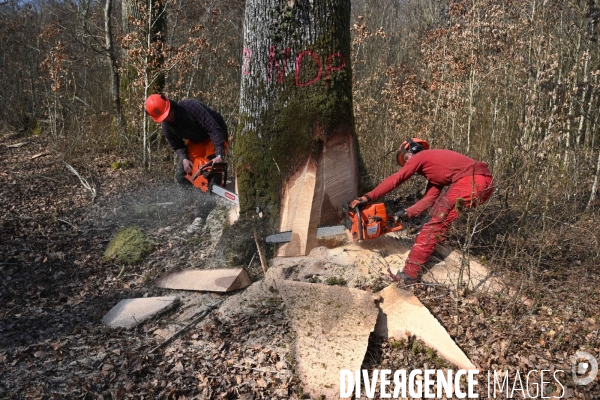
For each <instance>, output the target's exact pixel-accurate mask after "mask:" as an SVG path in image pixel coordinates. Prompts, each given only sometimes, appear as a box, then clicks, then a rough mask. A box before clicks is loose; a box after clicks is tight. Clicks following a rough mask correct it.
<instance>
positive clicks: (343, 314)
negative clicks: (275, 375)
mask: <svg viewBox="0 0 600 400" xmlns="http://www.w3.org/2000/svg"><path fill="white" fill-rule="evenodd" d="M276 286H277V289H278V290H279V294H280V295H281V297H282V298H283V301H284V303H285V307H286V311H287V313H288V315H289V317H290V321H291V324H292V327H293V329H294V330H295V331H296V334H297V339H296V351H295V355H296V361H297V363H298V364H297V365H298V373H299V376H300V379H301V380H302V384H303V388H304V393H305V394H309V395H310V397H311V398H313V399H314V398H319V397H320V396H323V395H324V396H325V398H327V399H337V398H339V395H340V370H341V369H348V370H350V371H355V370H357V369H360V366H361V364H362V362H363V359H364V357H365V353H366V351H367V346H368V343H369V335H370V334H371V332H372V331H373V329H374V327H375V322H376V321H377V315H378V313H379V310H378V308H377V305H376V300H377V299H378V297H377V296H374V295H373V293H369V292H365V291H362V290H358V289H349V288H346V287H339V286H327V285H319V284H313V283H305V282H295V281H287V280H279V281H276Z"/></svg>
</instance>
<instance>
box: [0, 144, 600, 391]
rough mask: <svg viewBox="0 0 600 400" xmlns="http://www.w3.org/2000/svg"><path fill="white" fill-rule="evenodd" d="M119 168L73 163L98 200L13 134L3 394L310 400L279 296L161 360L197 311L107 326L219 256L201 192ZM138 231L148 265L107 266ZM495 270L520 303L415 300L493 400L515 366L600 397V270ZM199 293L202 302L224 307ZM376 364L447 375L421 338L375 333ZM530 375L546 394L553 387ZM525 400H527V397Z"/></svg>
mask: <svg viewBox="0 0 600 400" xmlns="http://www.w3.org/2000/svg"><path fill="white" fill-rule="evenodd" d="M22 142H27V143H26V144H24V145H22V146H20V147H8V146H9V145H15V144H18V143H22ZM45 153H47V154H45ZM40 154H42V155H41V156H39V155H40ZM35 156H38V157H35ZM112 161H118V160H114V159H111V158H110V157H109V156H102V157H98V158H95V159H93V160H89V162H87V163H86V164H82V165H74V167H75V169H76V170H78V172H79V173H80V174H81V176H82V177H84V178H86V179H87V180H88V181H89V182H90V183H91V184H92V185H93V186H94V188H95V189H96V195H95V198H94V199H92V194H91V192H90V191H89V190H87V189H85V188H84V187H83V185H82V183H81V182H80V180H79V178H78V177H77V176H75V175H74V174H73V173H71V172H70V171H69V170H68V169H67V167H66V165H65V164H64V163H63V162H62V157H61V155H60V154H59V153H57V152H56V151H54V150H53V149H52V147H51V146H50V144H49V142H48V141H47V140H46V139H44V138H41V137H26V138H25V137H21V136H18V135H17V134H12V133H5V134H2V136H0V204H1V206H0V207H1V209H0V398H3V399H4V398H7V399H22V398H33V399H63V398H64V399H72V398H73V399H75V398H79V399H81V398H86V399H110V398H114V399H125V398H136V399H141V398H144V399H191V398H198V399H204V398H215V399H218V398H228V399H235V398H241V399H275V398H281V399H288V398H299V396H301V384H300V382H299V381H298V378H297V374H296V372H295V370H294V368H295V366H294V362H293V360H291V359H289V357H287V356H286V354H287V355H289V352H290V349H291V347H292V346H293V336H294V333H293V331H292V328H291V325H290V322H289V321H288V320H287V319H286V314H285V310H284V307H283V304H282V302H281V301H279V302H278V301H275V302H271V303H269V304H266V305H261V306H259V307H253V308H252V309H249V310H247V312H244V313H240V314H239V315H238V316H236V317H234V318H227V319H226V318H221V317H220V315H219V313H218V312H214V313H212V314H211V315H210V316H209V317H208V318H207V319H206V320H205V322H204V323H202V324H199V325H197V326H192V327H191V328H190V329H188V330H186V331H185V332H184V333H183V334H182V335H181V336H180V337H179V338H178V339H176V340H175V341H173V342H172V343H171V344H169V345H168V346H165V347H164V348H161V349H160V350H158V351H154V352H150V351H151V350H152V349H153V348H154V347H156V346H157V345H158V344H160V343H161V342H162V341H163V340H164V338H165V337H168V336H169V334H170V333H172V332H173V325H174V323H175V322H177V321H179V322H181V321H182V320H183V319H184V317H185V316H186V315H190V314H191V312H190V310H185V309H175V310H171V311H169V312H168V313H167V314H166V315H164V316H162V317H161V318H155V319H153V320H150V321H148V322H146V323H143V324H140V325H139V326H138V327H137V328H135V329H134V330H108V329H106V328H104V327H103V325H102V317H103V315H104V314H106V312H107V311H108V310H110V309H111V308H112V307H113V306H114V305H115V304H117V303H118V302H119V301H120V300H122V299H125V298H138V297H145V296H161V295H168V294H170V292H169V291H168V290H165V289H159V288H156V287H154V286H153V284H152V281H153V279H154V278H155V277H156V276H158V275H159V274H160V273H161V272H163V271H166V270H170V269H173V268H175V267H176V268H190V267H202V266H203V265H207V263H208V260H207V253H206V248H207V246H208V247H210V245H209V244H208V243H206V242H205V240H206V239H205V238H204V237H202V236H201V235H198V234H196V233H193V232H188V230H187V227H188V226H189V225H190V224H191V223H192V221H193V220H194V218H195V217H196V216H197V213H198V201H197V197H196V196H194V195H192V196H190V195H189V194H187V193H183V194H182V193H181V192H178V189H177V188H176V187H175V185H174V184H172V183H170V180H171V179H170V177H164V178H155V177H154V178H153V177H148V176H147V175H145V174H142V173H141V172H139V170H138V169H136V168H130V169H118V170H113V169H112V168H111V162H112ZM78 168H79V169H78ZM149 203H150V204H164V203H175V205H176V207H172V208H169V211H168V212H162V211H155V212H154V211H151V212H150V215H149V214H148V211H147V210H146V211H145V212H140V213H136V211H135V210H136V209H137V208H136V207H135V206H136V205H140V204H141V205H144V204H149ZM125 225H138V226H140V227H142V228H143V229H144V231H145V232H146V234H147V235H148V236H149V237H150V238H152V239H153V241H154V243H155V246H154V250H153V252H152V253H151V254H150V255H149V256H148V257H147V258H146V259H145V260H144V261H143V262H142V263H139V264H137V265H132V266H123V265H117V264H114V263H112V262H107V261H104V260H103V259H102V255H103V253H104V250H105V248H106V245H107V244H108V242H109V240H110V239H111V237H112V235H113V234H114V233H115V231H116V230H117V229H118V228H119V227H121V226H125ZM212 245H214V244H212ZM249 269H250V270H249V273H250V275H251V277H252V279H253V280H254V281H256V280H259V279H260V278H261V276H260V275H261V272H260V271H261V270H260V266H259V264H257V263H256V261H255V262H254V264H253V265H252V266H250V268H249ZM497 272H498V273H499V275H500V277H501V278H503V279H504V280H505V282H508V283H511V282H512V285H513V287H514V288H516V289H517V293H518V294H517V295H486V294H483V293H459V294H460V296H459V297H457V293H456V292H455V291H454V290H453V289H452V288H446V287H441V286H428V287H423V286H419V287H416V288H413V289H411V290H413V291H414V293H415V295H417V296H418V297H419V298H420V299H421V301H422V302H423V303H424V304H425V305H426V306H427V307H428V308H429V309H430V311H431V312H432V314H433V315H434V316H435V317H436V318H437V319H438V320H439V321H440V322H441V323H442V325H443V326H444V327H445V328H446V329H447V330H448V332H449V333H450V334H451V335H452V337H453V338H454V340H455V341H456V342H457V344H458V345H459V346H460V347H461V348H462V349H463V351H464V352H465V353H466V354H467V355H468V356H469V357H470V359H471V360H472V361H473V362H474V363H475V364H476V365H478V366H480V367H481V368H482V370H483V372H482V375H481V377H482V379H480V380H481V387H480V389H481V390H482V393H484V394H482V395H481V396H480V398H486V397H487V396H486V394H487V386H485V382H483V381H485V380H486V378H487V370H491V371H494V370H495V371H498V372H500V371H508V375H509V377H510V380H509V382H510V384H511V387H512V386H513V381H515V376H516V374H517V371H520V373H521V378H522V379H523V382H524V381H525V374H526V373H527V372H528V371H531V370H538V371H540V370H550V371H553V372H554V371H557V370H563V371H564V372H562V373H557V375H556V376H557V377H558V378H559V380H560V382H561V383H562V384H563V385H564V390H563V389H561V387H560V386H558V385H557V384H556V381H555V380H554V379H553V378H552V375H551V374H546V376H545V379H544V380H545V381H546V382H548V381H550V384H548V385H546V388H547V390H546V391H545V392H544V393H543V395H544V397H549V396H550V394H551V393H554V394H555V395H556V394H558V395H561V394H562V395H563V396H562V397H563V398H581V399H599V398H600V384H599V381H600V378H596V380H595V381H593V382H592V383H590V384H588V385H586V386H577V385H574V384H573V378H572V376H571V357H572V356H573V355H574V354H575V352H576V351H578V350H581V351H586V352H588V353H591V354H592V355H594V356H595V357H596V358H598V355H599V354H600V338H599V332H600V301H599V300H598V291H599V290H600V289H599V288H600V285H599V283H600V277H599V276H598V268H597V267H596V268H594V267H593V266H590V265H565V266H564V270H563V271H549V272H548V274H547V276H546V277H544V279H543V280H541V281H537V282H527V281H526V280H524V279H522V277H521V275H519V274H518V273H510V274H509V273H504V274H503V273H502V271H497ZM197 296H198V298H199V299H200V301H199V303H210V302H212V301H214V300H217V299H219V298H222V297H224V296H222V295H216V294H199V295H197ZM226 296H228V295H226ZM524 296H526V297H527V298H529V299H530V301H527V302H523V300H522V299H524V298H525V297H524ZM186 313H187V314H186ZM363 366H364V367H365V368H379V369H382V368H387V369H391V370H397V369H409V370H410V369H416V368H420V369H424V368H432V369H436V368H437V367H441V365H440V364H439V358H437V357H435V354H432V352H430V351H426V350H424V349H423V348H422V347H420V346H418V345H415V344H414V343H397V342H393V341H392V342H388V341H385V340H381V339H378V338H376V337H372V338H371V339H370V341H369V349H368V351H367V355H366V357H365V360H364V364H363ZM530 377H531V379H530V382H529V384H530V386H532V387H535V386H534V385H533V384H535V381H536V380H537V382H538V383H539V381H540V377H539V375H538V374H536V373H532V374H531V375H530ZM517 388H518V385H517ZM530 393H531V396H530V397H541V395H542V393H539V396H534V392H530ZM498 397H500V398H502V397H504V396H502V395H498ZM514 397H515V398H529V396H527V395H522V392H521V391H517V392H515V394H514Z"/></svg>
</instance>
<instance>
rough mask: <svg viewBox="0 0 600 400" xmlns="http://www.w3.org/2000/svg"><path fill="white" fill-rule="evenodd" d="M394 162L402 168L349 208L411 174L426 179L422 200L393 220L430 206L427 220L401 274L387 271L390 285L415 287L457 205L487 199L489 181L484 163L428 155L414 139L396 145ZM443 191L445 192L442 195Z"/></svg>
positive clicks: (456, 212)
mask: <svg viewBox="0 0 600 400" xmlns="http://www.w3.org/2000/svg"><path fill="white" fill-rule="evenodd" d="M396 159H397V161H398V164H400V166H401V167H402V168H400V170H398V172H396V173H395V174H393V175H391V176H389V177H387V178H386V179H385V180H384V181H383V182H381V183H380V184H379V186H377V187H376V188H375V189H373V190H372V191H370V192H369V193H367V194H365V195H364V196H362V197H359V198H357V199H354V200H353V201H352V202H351V203H350V207H351V208H354V207H356V206H359V205H364V204H366V203H368V202H370V201H373V200H376V199H378V198H379V197H381V196H383V195H385V194H386V193H388V192H390V191H392V190H393V189H395V188H396V187H398V186H400V185H401V184H402V183H404V182H405V181H406V180H408V178H410V177H411V176H413V174H419V175H422V176H424V177H425V178H426V179H427V181H428V183H427V189H426V190H425V196H424V197H423V198H422V199H421V200H419V201H418V202H417V203H415V204H414V205H413V206H412V207H409V208H407V209H405V210H400V211H398V212H397V213H396V217H397V218H398V219H400V220H404V221H406V220H408V219H409V218H414V217H416V216H418V215H420V214H421V213H422V212H423V211H425V210H427V209H428V208H430V207H431V210H430V212H429V214H430V216H431V219H430V220H429V221H428V222H427V223H426V224H425V225H424V226H423V228H422V229H421V231H420V232H419V234H418V235H417V238H416V239H415V243H414V245H413V247H412V249H411V250H410V253H409V255H408V258H407V260H406V263H405V265H404V270H403V271H401V270H399V271H398V272H397V273H396V274H394V273H392V271H390V270H389V269H388V272H389V274H390V277H391V278H392V279H393V280H395V281H404V283H405V284H408V285H411V284H415V283H417V282H419V280H420V275H419V273H420V271H421V268H422V267H423V265H424V264H425V263H426V262H427V260H428V259H429V256H430V255H431V253H433V251H434V249H435V246H436V244H438V243H440V242H442V241H443V240H444V236H445V234H446V232H447V231H448V228H450V224H451V223H452V221H454V220H455V219H456V218H458V216H459V210H457V209H456V204H457V202H459V203H460V204H461V206H462V207H464V208H474V207H477V206H478V205H480V204H482V203H484V202H486V201H487V200H488V199H489V198H490V196H491V194H492V191H493V182H492V175H491V174H490V171H489V169H488V166H487V164H485V163H483V162H478V161H475V160H473V159H472V158H469V157H467V156H464V155H462V154H460V153H457V152H455V151H452V150H441V149H439V150H438V149H433V150H430V149H429V143H427V142H426V141H425V140H422V139H418V138H412V139H408V140H405V141H404V142H403V143H402V144H401V145H400V149H399V150H398V153H397V154H396ZM446 186H448V190H447V191H446V192H445V193H443V194H442V190H443V189H444V187H446Z"/></svg>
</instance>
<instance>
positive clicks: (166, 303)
mask: <svg viewBox="0 0 600 400" xmlns="http://www.w3.org/2000/svg"><path fill="white" fill-rule="evenodd" d="M178 301H179V298H178V297H177V296H167V297H147V298H143V299H125V300H121V301H120V302H119V303H118V304H117V305H116V306H114V307H113V308H111V309H110V311H109V312H108V313H107V314H106V315H105V316H104V318H102V322H103V323H104V325H106V326H107V327H109V328H132V327H134V326H136V325H137V324H139V323H142V322H144V321H146V320H147V319H149V318H151V317H152V316H154V315H156V314H158V313H160V312H162V311H164V310H166V309H167V308H169V307H171V306H173V305H174V304H176V303H177V302H178Z"/></svg>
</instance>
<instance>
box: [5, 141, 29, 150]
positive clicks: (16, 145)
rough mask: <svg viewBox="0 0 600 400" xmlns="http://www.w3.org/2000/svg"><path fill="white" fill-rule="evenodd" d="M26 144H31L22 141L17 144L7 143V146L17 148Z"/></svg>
mask: <svg viewBox="0 0 600 400" xmlns="http://www.w3.org/2000/svg"><path fill="white" fill-rule="evenodd" d="M26 144H29V142H21V143H16V144H7V145H6V147H8V148H9V149H17V148H19V147H21V146H25V145H26Z"/></svg>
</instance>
